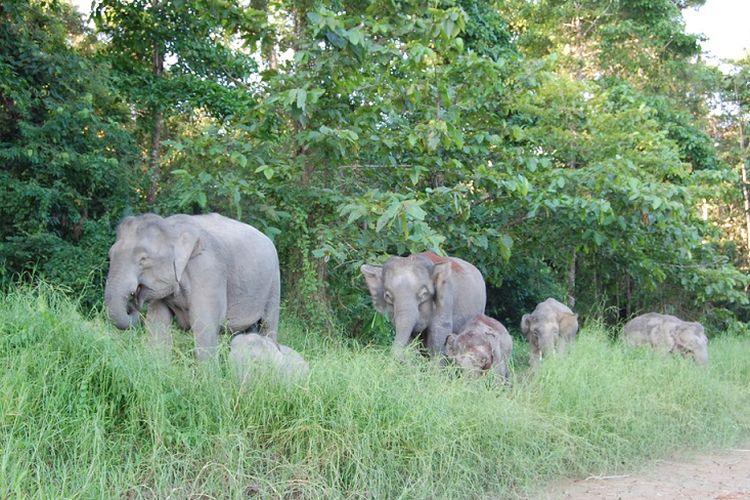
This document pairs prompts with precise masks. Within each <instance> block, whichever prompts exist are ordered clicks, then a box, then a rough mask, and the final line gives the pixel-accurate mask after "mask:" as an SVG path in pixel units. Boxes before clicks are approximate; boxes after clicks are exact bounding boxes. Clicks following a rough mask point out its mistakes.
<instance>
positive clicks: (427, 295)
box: [417, 288, 430, 302]
mask: <svg viewBox="0 0 750 500" xmlns="http://www.w3.org/2000/svg"><path fill="white" fill-rule="evenodd" d="M417 298H418V299H419V302H424V301H425V300H427V299H429V298H430V291H429V290H428V289H426V288H422V289H421V290H420V291H419V295H417Z"/></svg>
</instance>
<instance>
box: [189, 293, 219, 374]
mask: <svg viewBox="0 0 750 500" xmlns="http://www.w3.org/2000/svg"><path fill="white" fill-rule="evenodd" d="M225 316H226V304H224V303H222V302H221V301H219V300H212V299H210V298H209V299H203V300H196V301H194V302H193V303H191V306H190V329H191V330H192V331H193V337H194V338H195V357H196V358H197V359H198V361H207V360H209V359H211V358H213V357H214V356H215V355H216V352H217V351H218V349H219V329H220V328H221V324H222V322H223V320H224V317H225Z"/></svg>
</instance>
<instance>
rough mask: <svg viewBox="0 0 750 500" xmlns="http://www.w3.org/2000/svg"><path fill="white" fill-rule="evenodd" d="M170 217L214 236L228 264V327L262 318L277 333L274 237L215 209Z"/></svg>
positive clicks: (277, 281) (278, 287)
mask: <svg viewBox="0 0 750 500" xmlns="http://www.w3.org/2000/svg"><path fill="white" fill-rule="evenodd" d="M168 219H169V220H170V222H172V223H173V224H174V225H175V226H179V225H181V224H186V225H188V226H190V225H192V226H193V227H194V226H198V227H199V228H200V230H201V233H203V234H204V236H203V237H205V238H208V239H210V240H211V242H210V245H211V246H212V247H213V248H215V251H216V254H217V257H218V258H219V259H221V261H222V263H223V265H224V266H225V268H226V276H227V289H226V294H227V318H226V321H227V326H228V328H229V330H230V331H242V330H245V329H247V328H249V327H250V326H252V325H253V324H255V323H257V322H258V321H259V320H261V319H262V320H263V323H264V330H266V333H268V334H269V335H271V336H272V337H275V335H276V332H277V330H278V321H279V319H278V318H279V302H280V295H281V277H280V271H279V257H278V254H277V252H276V247H275V246H274V244H273V242H272V241H271V239H270V238H269V237H268V236H266V235H265V234H263V233H262V232H261V231H259V230H258V229H256V228H254V227H253V226H250V225H248V224H244V223H242V222H239V221H236V220H234V219H230V218H228V217H224V216H223V215H220V214H216V213H211V214H205V215H192V216H189V215H173V216H171V217H169V218H168ZM207 243H208V242H207Z"/></svg>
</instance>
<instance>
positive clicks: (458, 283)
mask: <svg viewBox="0 0 750 500" xmlns="http://www.w3.org/2000/svg"><path fill="white" fill-rule="evenodd" d="M418 255H419V257H421V258H424V259H427V260H429V261H430V262H432V263H433V264H439V263H442V262H450V263H451V272H450V276H449V278H448V282H449V283H447V284H448V285H449V286H448V288H447V289H450V290H451V293H452V296H453V326H452V330H453V332H451V333H458V332H460V331H461V330H462V329H463V327H464V326H465V325H466V324H467V323H468V322H469V321H471V320H472V319H473V318H474V317H475V316H477V315H479V314H484V308H485V306H486V305H487V286H486V284H485V282H484V277H483V276H482V273H481V272H480V271H479V269H477V267H476V266H474V265H473V264H471V263H470V262H467V261H465V260H463V259H460V258H458V257H442V256H440V255H437V254H435V253H432V252H423V253H420V254H418Z"/></svg>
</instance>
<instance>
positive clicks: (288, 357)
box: [229, 333, 310, 383]
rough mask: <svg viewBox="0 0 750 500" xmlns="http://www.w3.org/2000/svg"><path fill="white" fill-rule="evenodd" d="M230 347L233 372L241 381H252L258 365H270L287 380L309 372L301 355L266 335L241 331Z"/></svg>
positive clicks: (296, 378)
mask: <svg viewBox="0 0 750 500" xmlns="http://www.w3.org/2000/svg"><path fill="white" fill-rule="evenodd" d="M229 346H230V354H229V356H230V359H231V362H232V365H233V367H234V373H235V375H236V376H237V379H238V380H239V381H240V382H241V383H245V382H247V381H249V380H250V378H251V376H252V373H253V370H254V369H258V368H261V369H264V368H265V369H269V368H270V369H272V370H274V371H276V372H277V373H279V374H280V375H281V376H282V377H283V378H284V379H285V380H287V381H293V380H298V379H300V378H303V377H305V376H306V375H307V374H308V373H309V371H310V368H309V367H308V365H307V362H306V361H305V359H304V358H303V357H302V355H301V354H299V353H298V352H297V351H295V350H294V349H292V348H290V347H287V346H285V345H280V344H278V343H276V341H275V340H273V339H272V338H270V337H266V336H264V335H258V334H257V333H238V334H235V335H234V336H233V337H232V340H231V341H230V343H229Z"/></svg>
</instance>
